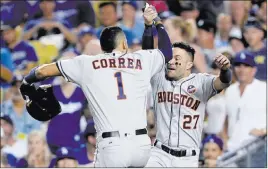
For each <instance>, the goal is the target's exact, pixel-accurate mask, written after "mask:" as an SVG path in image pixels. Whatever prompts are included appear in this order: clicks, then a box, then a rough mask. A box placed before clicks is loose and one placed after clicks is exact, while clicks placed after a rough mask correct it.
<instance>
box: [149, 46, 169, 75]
mask: <svg viewBox="0 0 268 169" xmlns="http://www.w3.org/2000/svg"><path fill="white" fill-rule="evenodd" d="M146 52H147V54H148V55H147V56H144V57H146V59H148V62H149V69H150V70H149V71H150V75H151V77H153V76H154V75H156V74H157V73H159V72H161V71H162V70H163V69H164V67H165V57H164V55H163V53H162V52H161V51H160V50H159V49H153V50H146Z"/></svg>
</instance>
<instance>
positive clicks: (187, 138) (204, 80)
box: [151, 71, 217, 149]
mask: <svg viewBox="0 0 268 169" xmlns="http://www.w3.org/2000/svg"><path fill="white" fill-rule="evenodd" d="M215 79H216V78H215V76H213V75H209V74H201V73H198V74H195V73H192V74H190V75H189V76H188V77H186V78H183V79H181V80H179V81H168V80H166V78H165V71H161V72H160V73H158V74H156V75H155V76H154V77H153V78H152V80H151V84H152V88H153V97H154V112H155V117H156V126H157V134H156V139H157V140H159V141H160V142H162V143H163V144H165V145H167V146H170V147H173V148H176V147H178V148H185V149H187V148H199V144H200V142H201V133H202V129H203V120H204V114H205V106H206V103H207V101H208V99H209V98H210V97H212V96H213V95H215V94H216V93H217V92H216V90H215V89H214V85H213V81H214V80H215Z"/></svg>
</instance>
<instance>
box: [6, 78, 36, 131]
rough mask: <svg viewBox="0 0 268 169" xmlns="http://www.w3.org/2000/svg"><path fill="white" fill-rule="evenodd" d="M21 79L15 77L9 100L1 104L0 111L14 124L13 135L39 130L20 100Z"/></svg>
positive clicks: (22, 100) (21, 99) (23, 102)
mask: <svg viewBox="0 0 268 169" xmlns="http://www.w3.org/2000/svg"><path fill="white" fill-rule="evenodd" d="M21 80H22V77H19V76H17V77H16V76H15V78H14V80H13V82H12V83H11V85H12V87H11V88H10V93H11V99H10V100H7V101H5V102H3V104H2V107H1V111H2V112H3V113H4V115H8V116H9V117H10V118H11V120H12V121H13V123H14V134H15V136H18V134H20V135H21V134H24V135H25V134H26V135H27V134H29V133H30V132H31V131H32V130H34V129H36V130H38V129H40V125H41V123H40V122H39V121H37V120H35V119H33V118H32V117H31V116H30V115H29V113H28V112H27V110H26V106H25V101H24V99H23V98H22V95H21V93H20V90H19V87H20V85H21Z"/></svg>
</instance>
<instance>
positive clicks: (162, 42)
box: [142, 6, 172, 63]
mask: <svg viewBox="0 0 268 169" xmlns="http://www.w3.org/2000/svg"><path fill="white" fill-rule="evenodd" d="M144 20H145V25H146V26H145V30H144V34H143V41H142V49H153V44H154V39H153V28H152V24H153V20H155V22H156V29H157V32H158V49H159V50H160V51H161V52H162V53H163V55H164V56H165V62H166V63H167V62H169V61H170V60H171V59H172V45H171V42H170V39H169V36H168V34H167V32H166V30H165V27H164V26H163V24H162V22H161V20H160V18H159V17H158V16H157V12H156V10H155V8H154V7H153V6H150V7H148V9H145V11H144Z"/></svg>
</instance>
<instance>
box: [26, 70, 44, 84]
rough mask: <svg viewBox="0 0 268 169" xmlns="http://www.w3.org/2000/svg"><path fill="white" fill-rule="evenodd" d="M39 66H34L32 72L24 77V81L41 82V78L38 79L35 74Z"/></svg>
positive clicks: (30, 82) (28, 82)
mask: <svg viewBox="0 0 268 169" xmlns="http://www.w3.org/2000/svg"><path fill="white" fill-rule="evenodd" d="M37 68H38V67H35V68H33V69H32V70H31V71H30V73H29V74H28V75H26V76H25V78H24V81H25V82H26V83H27V84H32V83H35V82H39V81H40V79H38V78H37V77H36V75H35V70H36V69H37Z"/></svg>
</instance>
